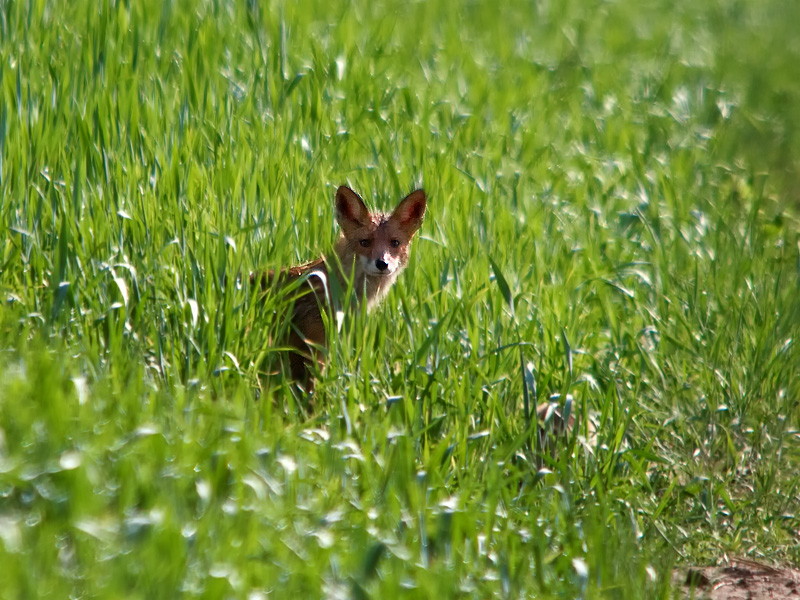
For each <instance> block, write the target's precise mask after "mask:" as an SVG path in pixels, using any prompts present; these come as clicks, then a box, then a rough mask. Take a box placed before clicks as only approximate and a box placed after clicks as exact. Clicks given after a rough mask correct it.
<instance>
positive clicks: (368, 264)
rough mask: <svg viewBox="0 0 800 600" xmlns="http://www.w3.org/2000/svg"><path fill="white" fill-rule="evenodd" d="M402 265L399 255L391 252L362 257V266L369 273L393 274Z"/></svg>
mask: <svg viewBox="0 0 800 600" xmlns="http://www.w3.org/2000/svg"><path fill="white" fill-rule="evenodd" d="M399 266H400V261H399V260H398V258H397V257H395V256H391V255H390V254H382V255H379V256H378V257H377V258H373V257H371V256H369V257H368V256H362V257H361V268H362V269H363V270H364V273H366V274H367V275H392V274H393V273H395V272H396V271H397V269H398V267H399Z"/></svg>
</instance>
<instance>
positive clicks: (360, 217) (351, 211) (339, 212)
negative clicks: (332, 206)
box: [336, 185, 369, 235]
mask: <svg viewBox="0 0 800 600" xmlns="http://www.w3.org/2000/svg"><path fill="white" fill-rule="evenodd" d="M336 221H337V222H338V223H339V227H341V228H342V231H343V232H344V233H345V235H346V234H347V232H348V231H352V230H353V229H355V228H357V227H363V226H364V225H366V224H367V222H369V209H368V208H367V205H366V204H364V201H363V200H362V199H361V197H360V196H359V195H358V194H356V193H355V192H354V191H353V190H351V189H350V188H349V187H347V186H346V185H343V186H340V187H339V189H338V190H336Z"/></svg>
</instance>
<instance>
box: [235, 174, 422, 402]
mask: <svg viewBox="0 0 800 600" xmlns="http://www.w3.org/2000/svg"><path fill="white" fill-rule="evenodd" d="M334 202H335V210H336V221H337V222H338V223H339V227H340V228H341V230H342V235H341V236H340V237H339V240H338V241H337V242H336V245H335V246H334V248H333V254H332V255H329V256H323V257H322V258H319V259H317V260H315V261H313V262H309V263H306V264H304V265H299V266H296V267H290V268H288V269H282V270H281V271H279V272H278V273H277V275H276V274H275V272H274V271H269V272H260V273H252V274H251V275H250V282H251V284H252V285H255V284H256V283H260V285H261V289H262V291H266V290H268V289H274V288H275V287H277V288H280V287H281V286H285V285H286V284H288V283H290V282H292V281H297V280H298V279H300V278H302V277H305V281H304V282H303V283H302V284H301V287H300V295H299V296H298V298H297V299H295V301H294V307H293V308H292V312H291V317H290V319H291V322H290V326H289V334H288V339H287V340H286V342H287V343H288V345H289V346H291V347H292V348H294V350H293V351H292V352H291V353H290V354H289V371H290V375H291V378H292V379H293V380H295V381H296V382H298V383H299V384H300V385H301V386H303V388H304V389H305V390H306V391H311V390H312V389H313V386H314V381H313V379H312V378H311V376H310V365H311V362H312V361H313V360H316V361H317V362H318V364H319V365H320V367H322V366H323V365H324V358H323V356H322V353H321V352H319V351H318V350H319V349H320V348H324V347H325V346H326V343H325V326H324V322H323V319H322V314H321V309H322V310H326V311H328V312H329V314H330V309H331V297H330V286H329V284H328V283H327V282H328V281H330V279H331V277H335V278H336V279H337V281H338V283H339V286H340V288H341V289H347V286H348V282H349V281H350V279H351V278H352V281H353V289H354V290H355V292H356V294H357V296H356V297H357V299H358V301H359V302H366V303H367V310H369V309H371V308H373V307H374V306H376V305H377V304H378V303H379V302H380V301H381V300H382V299H383V298H384V297H385V296H386V294H387V293H388V291H389V288H391V286H392V284H393V283H394V282H395V280H396V279H397V276H398V275H399V274H400V272H401V271H402V270H403V269H404V268H405V266H406V265H407V264H408V256H409V250H410V247H411V240H412V238H413V237H414V234H415V233H416V232H417V230H418V229H419V228H420V226H421V225H422V219H423V217H424V216H425V208H426V205H427V201H426V198H425V192H424V191H423V190H417V191H415V192H412V193H411V194H409V195H408V196H406V197H405V198H404V199H403V200H402V201H401V202H400V204H399V205H398V206H397V208H395V209H394V212H393V213H391V214H386V213H381V212H370V211H369V209H368V208H367V206H366V205H365V204H364V201H363V200H362V199H361V198H360V197H359V195H358V194H356V193H355V192H354V191H353V190H351V189H350V188H349V187H347V186H344V185H343V186H341V187H339V189H338V190H336V199H335V201H334ZM334 255H335V256H334Z"/></svg>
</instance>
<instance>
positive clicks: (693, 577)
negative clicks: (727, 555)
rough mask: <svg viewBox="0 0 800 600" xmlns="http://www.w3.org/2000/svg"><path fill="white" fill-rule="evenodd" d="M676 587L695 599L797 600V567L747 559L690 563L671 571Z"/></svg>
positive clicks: (799, 572) (799, 588)
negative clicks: (719, 563)
mask: <svg viewBox="0 0 800 600" xmlns="http://www.w3.org/2000/svg"><path fill="white" fill-rule="evenodd" d="M673 578H674V579H673V580H674V583H675V588H676V589H677V588H678V586H679V585H680V586H682V587H683V589H684V597H685V598H697V599H698V600H700V599H702V600H767V599H769V600H784V599H786V600H800V570H797V569H793V568H791V567H785V568H776V567H771V566H769V565H764V564H760V563H757V562H754V561H749V560H734V561H733V562H732V563H731V564H730V565H728V566H721V567H689V568H684V569H677V570H676V571H675V573H674V574H673Z"/></svg>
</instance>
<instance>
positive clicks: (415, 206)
mask: <svg viewBox="0 0 800 600" xmlns="http://www.w3.org/2000/svg"><path fill="white" fill-rule="evenodd" d="M427 203H428V201H427V199H426V197H425V191H424V190H417V191H415V192H411V193H410V194H409V195H408V196H406V197H405V198H404V199H403V201H402V202H400V204H398V205H397V208H395V209H394V212H393V213H392V219H393V220H397V222H398V224H399V225H400V227H401V228H402V229H403V230H404V231H405V232H406V233H407V234H408V236H409V237H411V236H412V235H414V233H415V232H416V231H417V229H419V228H420V226H421V225H422V219H423V218H424V217H425V208H426V207H427Z"/></svg>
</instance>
